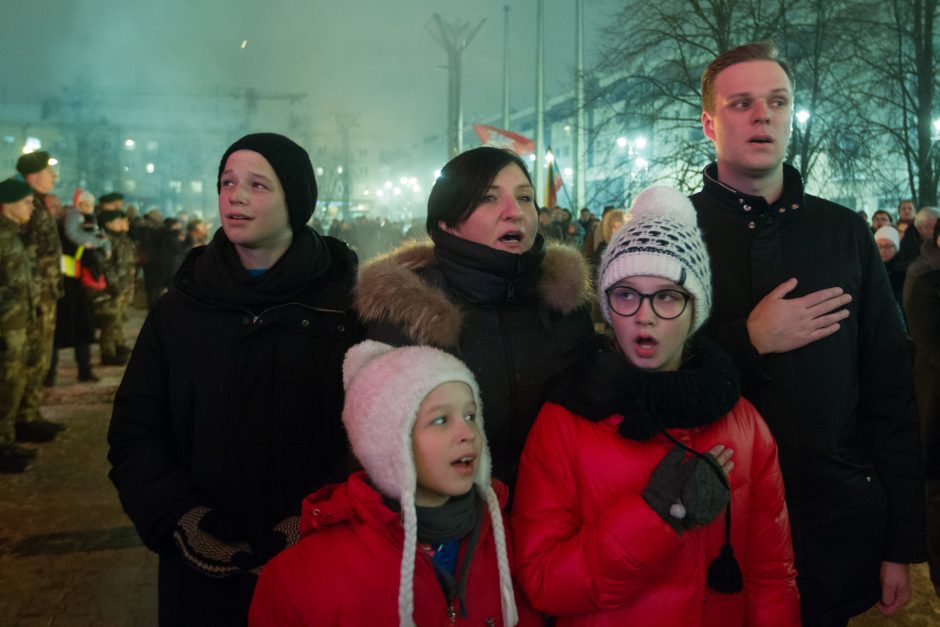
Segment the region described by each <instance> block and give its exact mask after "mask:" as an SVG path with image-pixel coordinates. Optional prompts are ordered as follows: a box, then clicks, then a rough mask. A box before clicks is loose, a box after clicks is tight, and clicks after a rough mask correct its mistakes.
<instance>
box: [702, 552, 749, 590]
mask: <svg viewBox="0 0 940 627" xmlns="http://www.w3.org/2000/svg"><path fill="white" fill-rule="evenodd" d="M705 581H706V583H708V586H709V587H710V588H712V589H713V590H715V591H716V592H721V593H723V594H734V593H735V592H741V590H743V589H744V577H742V576H741V567H740V566H739V565H738V560H736V559H735V558H734V549H733V548H731V543H729V542H726V543H725V544H723V545H721V554H720V555H719V556H718V557H716V558H715V559H714V561H712V563H711V565H710V566H709V567H708V577H707V578H706V579H705Z"/></svg>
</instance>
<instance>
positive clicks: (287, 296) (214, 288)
mask: <svg viewBox="0 0 940 627" xmlns="http://www.w3.org/2000/svg"><path fill="white" fill-rule="evenodd" d="M195 250H197V251H199V252H200V253H201V254H199V256H198V257H197V258H196V259H195V262H194V263H193V267H192V269H191V270H190V272H188V273H187V272H185V271H181V272H180V274H179V275H178V276H177V281H176V283H177V285H178V286H179V287H180V288H181V289H183V291H187V292H188V291H190V290H189V289H187V288H190V287H191V288H194V290H192V291H195V292H196V294H197V295H198V297H199V298H200V299H202V300H206V301H208V302H209V303H210V304H213V305H216V306H224V307H238V308H243V307H249V308H250V307H266V306H272V305H277V304H281V303H285V302H290V301H292V300H294V299H296V298H297V297H299V296H300V295H301V294H302V293H303V292H304V291H306V290H307V289H308V288H309V287H310V285H311V283H312V282H315V281H316V280H317V279H320V278H321V277H323V276H324V275H325V274H326V272H327V271H328V270H329V268H330V263H331V257H330V251H329V249H328V248H327V245H326V242H324V241H323V238H322V237H320V235H319V234H318V233H317V232H316V231H314V230H313V229H311V228H309V227H305V228H303V229H300V230H298V231H296V232H295V233H294V236H293V239H292V240H291V244H290V246H289V247H288V249H287V251H285V253H284V254H283V255H281V258H280V259H278V260H277V262H276V263H275V264H274V265H273V266H271V268H269V269H268V271H267V272H265V273H264V274H262V275H260V276H253V275H252V274H251V273H250V272H249V271H248V270H247V269H245V267H244V266H242V263H241V260H240V259H239V258H238V252H237V251H236V250H235V246H234V245H233V244H232V243H231V242H230V241H229V239H228V237H226V235H225V231H224V230H223V229H219V230H217V231H216V233H215V236H214V237H213V238H212V241H211V242H210V243H209V245H208V246H206V247H205V249H204V250H200V249H195ZM191 254H192V253H191ZM184 266H187V264H184Z"/></svg>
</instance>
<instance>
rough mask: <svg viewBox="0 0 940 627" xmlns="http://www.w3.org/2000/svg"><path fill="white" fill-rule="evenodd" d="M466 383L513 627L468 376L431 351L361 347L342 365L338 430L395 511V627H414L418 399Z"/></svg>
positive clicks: (505, 563)
mask: <svg viewBox="0 0 940 627" xmlns="http://www.w3.org/2000/svg"><path fill="white" fill-rule="evenodd" d="M451 381H459V382H462V383H466V384H467V385H468V386H469V387H470V389H471V390H472V391H473V400H474V402H475V403H476V406H477V423H478V425H479V427H480V437H482V438H483V446H482V448H481V453H480V458H479V460H478V464H477V470H476V475H475V476H474V483H475V484H476V486H477V488H478V491H479V493H480V495H481V496H482V497H483V499H484V500H485V501H486V504H487V507H488V509H489V514H490V520H491V522H492V527H493V536H494V540H495V542H496V557H497V563H498V566H499V588H500V597H501V599H502V607H503V622H504V623H505V624H506V625H515V624H516V622H517V620H518V617H517V612H516V604H515V597H514V596H513V589H512V578H511V574H510V570H509V560H508V557H507V552H506V536H505V533H504V531H503V519H502V514H501V512H500V507H499V500H498V498H497V496H496V493H495V492H494V491H493V487H492V485H491V479H490V467H491V462H490V452H489V448H488V447H487V445H486V436H485V435H484V433H483V411H482V409H483V405H482V403H481V402H480V389H479V387H478V386H477V383H476V379H474V377H473V373H471V372H470V370H469V369H468V368H467V366H466V365H464V363H463V362H462V361H460V360H459V359H457V358H456V357H454V356H453V355H450V354H448V353H445V352H444V351H441V350H438V349H436V348H431V347H429V346H406V347H402V348H395V347H392V346H389V345H388V344H383V343H381V342H374V341H371V340H366V341H365V342H362V343H360V344H357V345H355V346H353V347H352V348H350V349H349V351H348V352H347V353H346V358H345V361H344V362H343V386H344V387H345V390H346V403H345V405H344V407H343V425H344V426H345V427H346V433H347V434H348V435H349V442H350V444H351V445H352V450H353V453H355V455H356V458H358V460H359V462H360V463H361V464H362V466H363V468H364V469H365V471H366V473H367V474H368V475H369V478H370V479H371V480H372V482H373V483H374V484H375V486H376V487H377V488H378V489H379V490H380V491H381V492H382V493H383V494H384V495H386V496H387V497H389V498H392V499H395V500H396V501H398V502H399V503H400V505H401V513H402V524H403V526H404V531H405V544H404V549H403V551H402V562H401V579H400V582H399V588H398V616H399V621H400V623H401V625H403V626H404V625H414V618H413V616H412V615H413V610H414V564H415V551H416V550H417V541H418V540H417V538H418V522H417V513H416V511H415V490H416V487H417V480H416V472H415V462H414V455H413V448H412V430H413V428H414V424H415V420H416V417H417V413H418V409H419V408H420V407H421V403H422V401H424V398H425V397H426V396H427V395H428V394H430V393H431V392H432V391H433V390H434V388H436V387H437V386H439V385H441V384H443V383H448V382H451Z"/></svg>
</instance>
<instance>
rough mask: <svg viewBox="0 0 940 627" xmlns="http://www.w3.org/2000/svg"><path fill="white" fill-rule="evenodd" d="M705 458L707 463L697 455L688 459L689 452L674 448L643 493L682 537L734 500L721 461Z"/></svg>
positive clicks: (709, 456)
mask: <svg viewBox="0 0 940 627" xmlns="http://www.w3.org/2000/svg"><path fill="white" fill-rule="evenodd" d="M705 457H706V459H707V461H706V459H702V458H701V457H699V456H697V455H693V456H691V457H689V458H688V459H686V451H685V450H683V449H682V448H681V447H678V446H677V447H675V448H673V449H672V450H671V451H669V453H667V454H666V456H665V457H663V459H662V461H660V462H659V464H658V465H657V466H656V468H655V469H654V470H653V474H652V475H650V480H649V483H648V484H647V486H646V489H645V490H643V495H642V496H643V499H644V500H645V501H646V502H647V503H648V504H649V506H650V507H652V508H653V511H655V512H656V513H657V514H659V516H660V518H662V519H663V520H664V521H666V523H667V524H668V525H669V526H670V527H672V528H673V529H675V531H676V533H678V534H680V535H681V534H682V532H684V531H686V530H687V529H691V528H692V527H695V526H698V525H707V524H708V523H710V522H711V521H713V520H714V519H715V517H716V516H718V514H720V513H721V511H722V510H723V509H724V508H725V507H726V506H727V505H728V501H729V500H730V498H731V494H730V491H729V489H728V482H727V479H726V478H725V477H724V473H723V472H722V470H721V468H720V466H719V465H718V462H717V460H714V458H713V456H712V455H711V454H710V453H706V454H705ZM708 458H711V459H708ZM713 460H714V461H713Z"/></svg>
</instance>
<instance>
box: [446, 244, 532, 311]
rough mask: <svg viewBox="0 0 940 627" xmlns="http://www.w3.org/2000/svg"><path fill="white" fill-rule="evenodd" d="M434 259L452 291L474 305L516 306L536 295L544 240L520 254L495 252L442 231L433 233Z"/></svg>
mask: <svg viewBox="0 0 940 627" xmlns="http://www.w3.org/2000/svg"><path fill="white" fill-rule="evenodd" d="M431 239H432V240H433V242H434V256H435V257H436V259H437V263H438V266H439V267H440V270H441V272H442V273H443V275H444V278H446V279H447V282H448V283H449V284H450V286H451V288H452V289H453V290H454V291H455V292H457V294H459V295H460V297H461V298H463V299H464V300H466V301H467V302H469V303H471V304H474V305H501V304H516V303H521V302H524V301H526V300H528V299H529V298H530V297H532V296H533V295H534V294H535V293H536V286H537V284H538V280H539V274H540V272H539V269H540V267H541V264H542V259H544V258H545V239H544V238H543V237H542V236H541V235H537V236H536V237H535V242H534V243H533V244H532V248H530V249H529V250H527V251H525V252H524V253H522V254H515V253H509V252H506V251H504V250H496V249H495V248H490V247H489V246H485V245H483V244H478V243H476V242H471V241H470V240H466V239H463V238H462V237H458V236H456V235H451V234H450V233H445V232H444V231H432V232H431Z"/></svg>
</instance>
